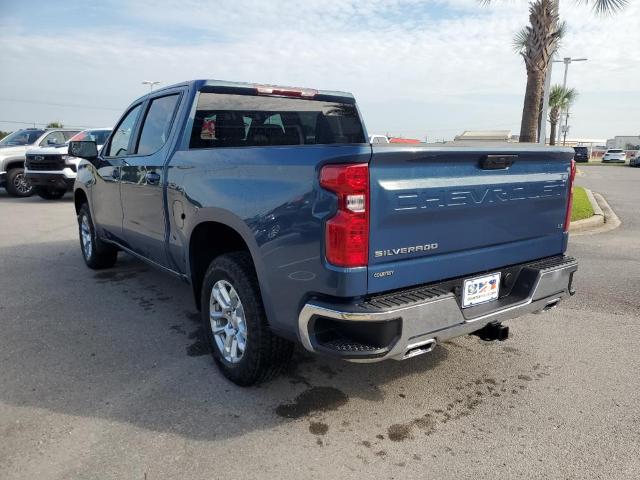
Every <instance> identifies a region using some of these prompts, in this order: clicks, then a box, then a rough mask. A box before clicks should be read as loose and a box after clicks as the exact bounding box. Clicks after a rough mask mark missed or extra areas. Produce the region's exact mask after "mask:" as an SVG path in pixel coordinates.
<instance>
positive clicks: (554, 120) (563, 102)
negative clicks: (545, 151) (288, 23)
mask: <svg viewBox="0 0 640 480" xmlns="http://www.w3.org/2000/svg"><path fill="white" fill-rule="evenodd" d="M577 96H578V92H577V90H576V89H575V88H566V87H563V86H562V85H554V86H553V87H551V92H550V93H549V123H551V145H555V144H556V129H557V128H558V121H559V120H560V112H561V111H563V110H564V111H567V110H568V109H569V106H571V104H572V103H573V102H574V101H575V99H576V97H577Z"/></svg>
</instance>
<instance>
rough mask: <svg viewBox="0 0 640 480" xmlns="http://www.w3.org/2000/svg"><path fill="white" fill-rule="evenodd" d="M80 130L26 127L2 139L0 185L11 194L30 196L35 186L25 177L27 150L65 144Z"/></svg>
mask: <svg viewBox="0 0 640 480" xmlns="http://www.w3.org/2000/svg"><path fill="white" fill-rule="evenodd" d="M78 132H80V130H73V129H67V128H53V129H51V128H50V129H41V128H25V129H23V130H18V131H15V132H13V133H11V134H9V135H7V136H6V137H4V138H3V139H2V140H0V187H4V188H6V190H7V193H9V195H11V196H14V197H28V196H30V195H32V194H33V186H32V185H31V184H30V183H29V181H28V180H27V179H26V178H25V175H24V161H25V155H26V153H27V150H28V149H30V148H33V147H50V146H55V145H63V144H64V143H65V142H67V141H68V140H69V139H70V138H71V137H73V136H74V135H75V134H76V133H78Z"/></svg>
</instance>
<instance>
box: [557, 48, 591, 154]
mask: <svg viewBox="0 0 640 480" xmlns="http://www.w3.org/2000/svg"><path fill="white" fill-rule="evenodd" d="M587 60H588V59H587V58H571V57H564V58H563V59H562V60H554V61H553V62H554V63H564V80H563V82H562V88H563V90H564V89H566V88H567V73H568V72H569V64H570V63H571V62H586V61H587ZM563 113H564V132H565V133H564V139H565V141H566V139H567V131H568V130H569V129H568V128H567V123H568V122H569V107H567V109H566V111H564V112H560V125H561V126H562V115H563ZM562 130H563V129H562V128H559V129H558V140H557V142H556V143H558V144H560V135H561V132H562ZM564 143H565V142H563V143H562V144H563V145H564Z"/></svg>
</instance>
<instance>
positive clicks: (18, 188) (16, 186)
mask: <svg viewBox="0 0 640 480" xmlns="http://www.w3.org/2000/svg"><path fill="white" fill-rule="evenodd" d="M6 189H7V192H8V193H9V195H11V196H12V197H30V196H31V195H33V185H31V182H30V181H29V180H27V178H26V177H25V175H24V168H12V169H11V170H9V171H8V172H7V185H6Z"/></svg>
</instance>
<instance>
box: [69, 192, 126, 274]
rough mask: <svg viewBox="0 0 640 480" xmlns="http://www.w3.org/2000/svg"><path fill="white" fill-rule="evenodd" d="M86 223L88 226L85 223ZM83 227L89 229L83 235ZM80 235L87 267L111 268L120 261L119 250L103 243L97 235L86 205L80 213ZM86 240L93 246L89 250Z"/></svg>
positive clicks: (97, 268) (95, 268)
mask: <svg viewBox="0 0 640 480" xmlns="http://www.w3.org/2000/svg"><path fill="white" fill-rule="evenodd" d="M85 221H86V224H85V223H84V222H85ZM83 226H84V227H86V228H87V229H88V231H85V233H84V234H83V231H84V230H83ZM78 233H79V235H80V250H81V251H82V257H83V258H84V261H85V263H86V264H87V266H88V267H89V268H91V269H93V270H101V269H103V268H110V267H113V266H114V265H115V264H116V261H117V260H118V249H117V248H116V247H114V246H113V245H110V244H108V243H105V242H103V241H102V240H100V239H99V238H98V236H97V235H96V230H95V227H94V225H93V219H92V218H91V211H90V210H89V205H87V204H86V203H85V204H84V205H82V207H80V212H79V213H78ZM85 239H87V240H88V239H90V240H91V244H90V245H89V248H87V243H86V241H85Z"/></svg>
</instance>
